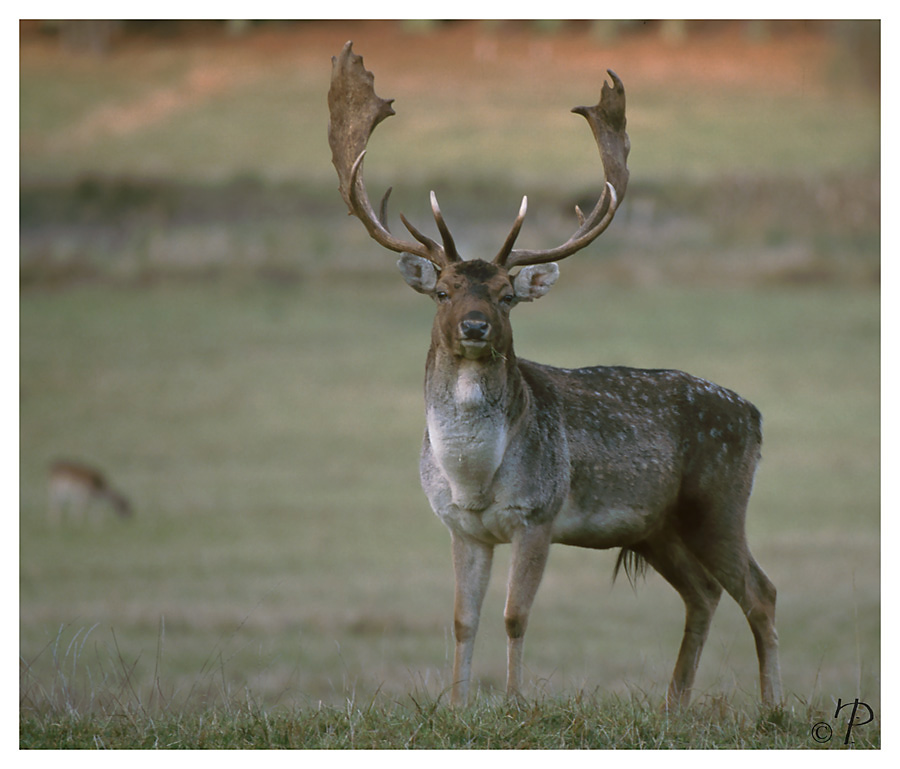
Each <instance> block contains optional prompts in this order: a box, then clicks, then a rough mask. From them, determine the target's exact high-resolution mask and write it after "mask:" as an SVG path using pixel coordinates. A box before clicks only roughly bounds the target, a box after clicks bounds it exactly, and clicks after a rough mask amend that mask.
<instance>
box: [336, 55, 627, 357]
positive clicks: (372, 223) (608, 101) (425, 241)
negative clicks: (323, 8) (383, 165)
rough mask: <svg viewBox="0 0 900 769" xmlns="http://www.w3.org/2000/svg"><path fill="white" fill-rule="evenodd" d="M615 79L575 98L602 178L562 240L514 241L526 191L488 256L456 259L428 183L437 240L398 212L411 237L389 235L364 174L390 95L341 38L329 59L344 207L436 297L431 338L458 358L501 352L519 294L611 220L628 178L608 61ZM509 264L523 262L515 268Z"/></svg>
mask: <svg viewBox="0 0 900 769" xmlns="http://www.w3.org/2000/svg"><path fill="white" fill-rule="evenodd" d="M609 75H610V77H611V78H612V81H613V85H612V86H610V85H608V84H607V83H604V84H603V90H602V93H601V96H600V101H599V103H598V104H597V105H595V106H593V107H576V108H575V109H574V110H572V111H573V112H575V113H577V114H580V115H583V116H584V117H585V118H586V119H587V121H588V123H589V124H590V126H591V130H592V132H593V134H594V138H595V140H596V142H597V146H598V147H599V149H600V157H601V160H602V163H603V170H604V174H605V176H606V184H605V185H604V188H603V193H602V194H601V195H600V199H599V200H598V201H597V204H596V205H595V206H594V208H593V210H592V211H591V212H590V213H589V214H588V215H587V216H585V215H584V214H583V213H582V212H581V210H580V209H579V208H578V206H576V207H575V213H576V215H577V216H578V221H579V226H578V228H577V229H576V230H575V232H574V234H573V235H572V236H571V237H570V238H569V239H568V240H567V241H566V242H565V243H563V244H561V245H559V246H556V247H555V248H551V249H546V250H537V251H531V250H525V249H517V248H515V243H516V238H517V237H518V235H519V230H520V229H521V227H522V222H523V221H524V219H525V213H526V210H527V204H528V200H527V198H522V205H521V206H520V208H519V214H518V216H517V217H516V220H515V222H514V224H513V226H512V229H511V230H510V233H509V235H508V236H507V238H506V241H505V242H504V243H503V246H502V247H501V249H500V251H499V252H498V254H497V256H496V257H494V259H493V261H491V262H487V261H482V260H480V259H479V260H472V261H465V260H463V259H461V258H460V256H459V253H458V252H457V250H456V244H455V243H454V241H453V236H452V235H451V234H450V229H449V228H448V227H447V224H446V222H445V221H444V217H443V215H442V214H441V209H440V207H439V205H438V202H437V197H436V196H435V194H434V192H432V193H431V209H432V213H433V214H434V220H435V223H436V224H437V228H438V231H439V232H440V234H441V240H442V242H441V243H440V244H439V243H437V242H436V241H434V240H432V239H431V238H429V237H428V236H427V235H424V234H423V233H421V232H420V231H419V230H418V229H416V228H415V227H414V226H413V225H412V224H410V223H409V222H408V221H407V220H406V218H405V217H404V216H403V215H402V214H401V215H400V218H401V220H402V221H403V224H404V225H405V226H406V228H407V230H409V232H410V234H411V235H412V236H413V238H414V239H415V240H404V239H401V238H397V237H395V236H394V235H393V234H392V233H391V231H390V230H389V229H388V225H387V203H388V198H389V197H390V194H391V190H390V189H388V190H387V192H386V193H385V195H384V197H383V198H382V200H381V205H380V207H379V211H378V213H376V212H375V209H374V207H373V206H372V204H371V202H370V201H369V196H368V193H367V192H366V187H365V183H364V182H363V177H362V166H363V160H364V158H365V154H366V145H367V143H368V140H369V136H370V135H371V134H372V131H373V130H374V129H375V126H376V125H378V124H379V123H380V122H381V121H382V120H384V119H385V118H387V117H390V116H391V115H393V114H394V110H393V108H392V107H391V103H392V101H393V100H392V99H381V98H380V97H378V96H377V95H376V94H375V88H374V80H375V78H374V76H373V75H372V73H371V72H369V71H368V70H366V69H365V68H364V67H363V62H362V57H361V56H358V55H357V54H355V53H353V50H352V43H349V42H348V43H347V44H346V45H345V46H344V48H343V50H342V51H341V53H340V55H339V56H336V57H334V58H333V59H332V74H331V88H330V90H329V91H328V107H329V112H330V116H331V119H330V121H329V124H328V141H329V144H330V145H331V152H332V162H333V163H334V167H335V169H336V170H337V173H338V178H339V179H340V191H341V195H342V197H343V198H344V201H345V202H346V203H347V207H348V208H349V209H350V213H351V214H353V215H355V216H356V217H358V218H359V219H360V221H361V222H362V223H363V225H365V227H366V229H367V230H368V232H369V235H371V237H372V238H373V239H374V240H375V241H376V242H377V243H379V244H381V245H382V246H384V247H385V248H387V249H389V250H391V251H395V252H397V253H401V254H402V256H401V258H400V261H399V263H398V265H399V267H400V271H401V273H402V274H403V277H404V278H405V280H406V282H407V283H408V284H409V285H410V286H412V287H413V288H414V289H415V290H416V291H419V292H420V293H423V294H427V295H428V296H430V297H432V298H433V299H434V300H435V302H436V303H437V314H436V317H435V325H434V332H433V337H432V339H433V342H434V343H435V344H438V345H441V346H442V347H443V348H444V349H446V350H449V351H451V352H452V353H453V354H454V355H456V356H457V357H462V358H468V359H482V358H485V357H487V356H491V355H496V354H497V353H499V354H500V355H504V354H505V353H506V351H507V350H509V349H510V347H511V344H512V331H511V328H510V324H509V312H510V310H511V309H512V308H513V307H514V306H515V305H516V304H518V303H519V302H528V301H532V300H534V299H537V298H538V297H539V296H543V295H544V294H545V293H547V291H548V290H549V289H550V287H551V286H552V285H553V284H554V283H555V282H556V278H557V276H558V275H559V267H558V266H557V265H556V262H558V261H560V260H562V259H565V258H566V257H568V256H571V255H572V254H574V253H576V252H577V251H580V250H581V249H582V248H584V247H585V246H587V245H589V244H590V243H592V242H593V241H594V239H595V238H597V237H598V236H599V235H600V234H601V233H602V232H603V231H604V230H606V228H607V227H608V226H609V224H610V222H612V219H613V216H615V213H616V209H617V207H618V204H619V201H620V200H621V199H622V197H623V196H624V194H625V188H626V187H627V185H628V167H627V165H626V161H627V158H628V151H629V148H630V143H629V139H628V134H627V133H626V132H625V89H624V87H623V85H622V81H621V80H619V78H618V77H617V76H616V74H615V73H614V72H612V70H609ZM516 268H521V269H519V270H518V272H516V273H513V270H515V269H516Z"/></svg>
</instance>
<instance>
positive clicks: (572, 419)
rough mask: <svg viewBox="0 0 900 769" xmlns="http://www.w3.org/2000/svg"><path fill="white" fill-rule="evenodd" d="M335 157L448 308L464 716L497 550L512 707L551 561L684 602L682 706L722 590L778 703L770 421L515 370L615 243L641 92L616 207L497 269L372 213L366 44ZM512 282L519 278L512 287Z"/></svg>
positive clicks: (703, 403) (435, 401) (341, 100)
mask: <svg viewBox="0 0 900 769" xmlns="http://www.w3.org/2000/svg"><path fill="white" fill-rule="evenodd" d="M332 68H333V69H332V78H331V88H330V91H329V94H328V104H329V109H330V115H331V120H330V123H329V143H330V145H331V149H332V153H333V162H334V166H335V168H336V169H337V173H338V177H339V179H340V192H341V195H342V196H343V198H344V200H345V202H346V203H347V205H348V207H349V209H350V213H351V214H353V215H355V216H357V217H358V218H359V219H360V220H361V221H362V223H363V224H364V225H365V227H366V229H367V230H368V232H369V234H370V235H371V237H372V238H373V239H374V240H375V241H376V242H378V243H379V244H380V245H382V246H384V247H385V248H387V249H389V250H391V251H394V252H397V253H400V254H402V256H401V257H400V260H399V263H398V265H399V268H400V272H401V273H402V275H403V277H404V278H405V279H406V282H407V283H408V284H409V285H410V286H412V288H414V289H415V290H416V291H419V292H420V293H423V294H426V295H428V296H430V297H431V298H432V299H433V300H434V301H435V303H436V305H437V314H436V316H435V319H434V326H433V329H432V335H431V348H430V349H429V351H428V359H427V363H426V368H425V411H426V423H427V428H426V432H425V438H424V443H423V446H422V454H421V462H420V475H421V480H422V487H423V489H424V491H425V494H426V495H427V497H428V499H429V501H430V503H431V507H432V508H433V509H434V512H435V513H436V514H437V516H438V517H439V518H440V519H441V520H442V521H443V522H444V524H445V525H446V526H447V528H448V529H449V530H450V536H451V542H452V557H453V567H454V571H455V576H456V591H455V604H454V635H455V641H456V650H455V657H454V664H453V681H452V688H451V703H453V704H462V703H465V701H466V699H467V696H468V690H469V684H470V679H471V666H472V650H473V644H474V640H475V633H476V630H477V628H478V621H479V615H480V612H481V606H482V601H483V599H484V595H485V591H486V588H487V585H488V578H489V575H490V569H491V560H492V555H493V550H494V546H495V545H499V544H503V543H509V544H511V545H512V559H511V565H510V572H509V582H508V587H507V599H506V607H505V611H504V618H505V621H506V633H507V638H508V649H507V653H508V671H507V693H508V695H510V696H512V697H518V696H520V691H521V687H522V644H523V640H524V635H525V628H526V625H527V623H528V614H529V610H530V608H531V605H532V601H533V600H534V597H535V593H536V592H537V589H538V585H539V583H540V581H541V576H542V573H543V571H544V565H545V563H546V561H547V556H548V553H549V550H550V545H551V544H552V543H561V544H564V545H575V546H577V547H587V548H596V549H604V548H614V547H617V548H622V549H621V552H620V554H619V558H618V561H617V563H616V572H618V570H619V569H620V567H623V566H624V567H625V569H626V572H629V576H632V573H633V572H634V571H635V570H640V569H642V568H645V567H646V565H647V564H649V565H651V566H652V567H653V568H654V569H656V570H657V571H658V572H659V573H660V574H661V575H662V576H663V577H664V578H665V579H666V580H667V581H668V582H670V583H671V584H672V586H673V587H674V588H675V589H676V590H677V591H678V592H679V593H680V594H681V597H682V599H683V600H684V604H685V615H686V618H685V628H684V637H683V640H682V642H681V648H680V650H679V652H678V660H677V662H676V664H675V671H674V674H673V676H672V680H671V683H670V685H669V688H668V692H667V697H666V705H667V706H676V705H683V704H686V703H687V702H688V699H689V697H690V693H691V687H692V685H693V682H694V675H695V672H696V670H697V663H698V660H699V658H700V652H701V650H702V648H703V644H704V641H705V640H706V636H707V632H708V630H709V626H710V622H711V620H712V616H713V612H714V611H715V609H716V605H717V603H718V601H719V597H720V595H721V592H722V588H724V589H725V590H727V591H728V593H729V594H730V595H731V596H732V597H733V598H734V599H735V600H736V601H737V602H738V604H739V605H740V607H741V609H743V611H744V614H745V616H746V618H747V620H748V622H749V624H750V628H751V630H752V632H753V637H754V639H755V641H756V651H757V655H758V658H759V672H760V686H761V693H762V700H763V702H764V703H766V704H769V705H776V704H778V703H779V702H780V701H781V698H782V691H781V680H780V673H779V665H778V648H777V635H776V632H775V588H774V586H773V585H772V583H771V582H770V581H769V579H768V578H767V577H766V575H765V574H764V573H763V571H762V570H761V569H760V567H759V566H758V565H757V563H756V561H755V560H754V559H753V556H752V555H751V554H750V551H749V549H748V547H747V541H746V535H745V526H744V520H745V512H746V508H747V501H748V498H749V496H750V490H751V486H752V483H753V476H754V472H755V470H756V465H757V462H758V460H759V456H760V443H761V433H760V422H761V418H760V414H759V412H758V411H757V410H756V408H755V407H754V406H753V405H751V404H750V403H749V402H747V401H746V400H744V399H742V398H741V397H740V396H738V395H736V394H735V393H733V392H731V391H730V390H726V389H725V388H723V387H719V386H718V385H715V384H712V383H710V382H707V381H704V380H702V379H698V378H696V377H693V376H690V375H688V374H685V373H682V372H680V371H664V370H639V369H632V368H623V367H607V366H599V367H594V368H582V369H576V370H568V369H560V368H552V367H550V366H544V365H541V364H538V363H532V362H530V361H526V360H520V359H518V358H516V355H515V353H514V351H513V342H512V330H511V327H510V320H509V314H510V310H512V308H513V307H515V306H516V305H517V304H519V303H520V302H530V301H532V300H534V299H537V298H538V297H540V296H543V295H544V294H545V293H546V292H547V291H548V290H549V289H550V287H551V286H552V285H553V284H554V282H555V281H556V278H557V276H558V273H559V268H558V267H557V265H556V264H555V262H558V261H560V260H561V259H565V258H566V257H568V256H571V255H572V254H574V253H575V252H577V251H579V250H581V249H582V248H584V247H585V246H587V245H588V244H590V243H591V242H592V241H593V240H594V239H595V238H596V237H597V236H598V235H600V234H601V233H602V232H603V231H604V230H605V229H606V228H607V227H608V226H609V224H610V222H611V221H612V219H613V216H614V215H615V213H616V208H617V206H618V205H619V203H620V202H621V200H622V197H623V196H624V194H625V187H626V184H627V182H628V169H627V166H626V158H627V155H628V151H629V139H628V135H627V134H626V133H625V91H624V88H623V86H622V82H621V81H620V80H619V78H618V77H617V76H616V75H615V74H614V73H613V72H612V71H610V72H609V75H610V77H611V78H612V83H613V84H612V86H610V85H609V84H608V83H604V85H603V90H602V94H601V98H600V101H599V103H598V104H597V105H596V106H593V107H578V108H576V109H575V110H573V111H574V112H576V113H578V114H580V115H583V116H584V117H585V118H587V120H588V123H589V124H590V127H591V130H592V131H593V134H594V138H595V140H596V142H597V144H598V147H599V149H600V156H601V160H602V163H603V169H604V174H605V181H606V184H605V187H604V189H603V192H602V194H601V196H600V199H599V201H598V202H597V204H596V206H595V207H594V209H593V211H591V213H590V214H589V215H587V216H584V215H583V214H582V212H581V211H580V210H578V208H577V207H576V213H577V215H578V219H579V222H580V224H579V226H578V228H577V229H576V230H575V233H574V234H573V235H572V237H571V238H569V240H567V241H566V242H565V243H563V244H562V245H560V246H557V247H555V248H551V249H548V250H537V251H529V250H522V249H517V248H515V247H514V245H515V240H516V236H517V235H518V233H519V230H520V228H521V226H522V221H523V219H524V218H525V208H526V199H523V200H522V206H521V208H520V210H519V214H518V216H517V217H516V220H515V223H514V224H513V227H512V230H511V232H510V234H509V236H508V237H507V239H506V242H505V243H504V244H503V246H502V248H501V249H500V252H499V253H498V254H497V256H496V257H494V259H493V260H492V261H490V262H488V261H483V260H480V259H474V260H471V261H464V260H463V259H461V257H460V255H459V253H458V252H457V249H456V246H455V245H454V242H453V237H452V236H451V234H450V230H449V229H448V227H447V224H446V223H445V221H444V218H443V216H442V214H441V211H440V208H439V207H438V203H437V199H436V198H435V196H434V193H432V194H431V207H432V211H433V214H434V219H435V222H436V223H437V228H438V230H439V232H440V234H441V238H442V244H438V243H436V242H435V241H434V240H432V239H430V238H429V237H427V236H426V235H423V234H422V233H421V232H420V231H419V230H417V229H416V228H415V227H414V226H412V225H411V224H410V223H409V222H408V221H407V220H406V219H405V218H403V217H402V216H401V218H402V219H403V223H404V224H405V226H406V228H407V229H408V230H409V232H410V233H411V234H412V236H413V238H414V240H403V239H400V238H398V237H396V236H395V235H393V234H392V233H391V232H390V230H389V229H388V223H387V216H386V204H387V198H388V195H389V194H390V189H389V190H388V192H387V194H385V196H384V199H383V200H382V202H381V206H380V209H379V212H378V213H376V210H375V208H374V207H373V206H372V204H371V202H370V201H369V197H368V194H367V193H366V187H365V184H364V182H363V174H362V165H363V158H364V156H365V150H366V144H367V142H368V139H369V136H370V134H371V133H372V130H373V129H374V128H375V126H376V125H377V124H378V123H380V122H381V121H382V120H384V118H386V117H389V116H390V115H393V114H394V110H393V109H392V107H391V101H392V100H385V99H381V98H380V97H378V96H377V95H376V94H375V90H374V77H373V75H372V73H371V72H369V71H367V70H366V69H365V68H364V66H363V63H362V58H361V57H360V56H358V55H356V54H355V53H354V52H353V51H352V48H351V43H347V44H346V45H345V46H344V49H343V51H342V52H341V53H340V55H339V56H337V57H335V58H334V59H332ZM514 268H520V269H519V270H518V272H517V273H516V274H513V270H514Z"/></svg>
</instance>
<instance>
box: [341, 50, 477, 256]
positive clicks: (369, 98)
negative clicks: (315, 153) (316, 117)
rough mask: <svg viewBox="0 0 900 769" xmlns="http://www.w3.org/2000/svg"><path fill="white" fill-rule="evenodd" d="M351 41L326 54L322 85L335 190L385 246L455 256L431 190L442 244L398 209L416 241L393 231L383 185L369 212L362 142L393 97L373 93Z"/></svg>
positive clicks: (391, 111)
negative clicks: (327, 73) (326, 79)
mask: <svg viewBox="0 0 900 769" xmlns="http://www.w3.org/2000/svg"><path fill="white" fill-rule="evenodd" d="M352 46H353V43H352V42H348V43H347V44H346V45H344V48H343V50H342V51H341V53H340V55H338V56H335V57H332V59H331V88H330V89H329V90H328V110H329V113H330V120H329V122H328V143H329V144H330V145H331V162H332V163H333V164H334V167H335V169H336V170H337V173H338V179H339V180H340V191H341V196H342V197H343V198H344V201H345V202H346V203H347V207H348V208H349V209H350V213H351V214H353V215H354V216H356V217H357V218H358V219H359V220H360V221H361V222H362V223H363V224H364V225H365V227H366V230H368V232H369V235H371V236H372V238H373V239H374V240H375V241H376V242H377V243H380V244H381V245H382V246H384V247H385V248H388V249H390V250H391V251H396V252H398V253H410V254H416V255H417V256H421V257H424V258H425V259H428V260H429V261H431V262H433V263H434V264H435V265H437V266H438V267H443V266H444V265H446V264H448V263H450V262H455V261H459V254H458V253H457V251H456V245H455V244H454V242H453V237H452V236H451V235H450V229H449V228H448V227H447V224H446V223H445V222H444V217H443V216H442V215H441V209H440V207H439V206H438V202H437V197H436V196H435V194H434V192H432V193H431V210H432V212H433V213H434V219H435V222H437V226H438V230H440V233H441V238H442V239H443V241H444V244H443V246H441V245H439V244H438V243H436V242H435V241H433V240H432V239H431V238H429V237H427V236H426V235H423V234H422V233H421V232H419V230H417V229H416V228H415V227H413V226H412V225H411V224H410V223H409V222H408V221H407V220H406V218H405V217H404V216H403V215H402V214H401V215H400V218H401V219H402V220H403V224H404V225H406V228H407V229H408V230H409V231H410V233H411V234H412V236H413V237H414V238H415V239H416V241H417V242H412V241H408V240H401V239H400V238H396V237H394V235H392V234H391V231H390V230H389V229H388V226H387V202H388V198H389V197H390V194H391V190H390V188H388V190H387V192H386V193H385V194H384V197H383V198H382V199H381V205H380V206H379V213H378V214H376V213H375V209H374V208H373V206H372V203H371V202H370V201H369V195H368V193H367V192H366V185H365V183H364V182H363V175H362V166H363V160H364V159H365V155H366V144H367V143H368V141H369V137H370V136H371V135H372V131H374V130H375V126H377V125H378V124H379V123H380V122H381V121H382V120H384V119H385V118H387V117H390V116H391V115H393V114H395V113H394V109H393V107H391V104H392V103H393V101H394V100H393V99H382V98H380V97H379V96H377V95H376V93H375V85H374V83H375V76H374V75H373V74H372V73H371V72H369V71H368V70H367V69H366V68H365V67H364V66H363V60H362V56H359V55H357V54H355V53H353V48H352Z"/></svg>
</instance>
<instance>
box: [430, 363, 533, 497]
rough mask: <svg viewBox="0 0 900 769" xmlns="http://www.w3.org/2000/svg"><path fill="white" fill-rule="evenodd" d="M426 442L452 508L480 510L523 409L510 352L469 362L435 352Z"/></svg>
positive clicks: (523, 398)
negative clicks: (448, 493) (439, 472)
mask: <svg viewBox="0 0 900 769" xmlns="http://www.w3.org/2000/svg"><path fill="white" fill-rule="evenodd" d="M425 404H426V420H427V425H428V440H429V443H430V445H431V451H432V453H433V456H434V459H435V461H436V462H437V464H438V466H439V468H440V470H441V474H442V475H443V476H444V478H445V479H446V480H447V482H448V483H449V485H450V489H451V492H452V495H453V502H454V504H456V505H458V506H459V507H462V508H465V509H470V510H483V509H485V508H486V507H487V506H488V505H490V504H491V502H492V501H493V498H494V495H493V492H492V486H493V481H494V478H495V476H496V474H497V471H498V469H499V468H500V465H501V464H502V462H503V457H504V455H505V454H506V450H507V447H508V446H509V442H510V440H511V438H512V437H513V435H514V434H515V431H516V426H517V425H518V424H519V423H520V421H521V419H522V417H523V415H524V413H525V411H526V410H527V407H528V397H527V391H526V387H525V384H524V381H523V379H522V375H521V374H520V373H519V369H518V365H517V364H516V360H515V356H514V355H513V353H512V351H511V350H510V351H509V353H508V355H507V356H505V357H504V358H499V357H498V358H492V359H489V360H487V361H480V360H478V361H471V360H462V359H458V358H455V357H453V356H451V355H448V354H445V353H443V352H442V351H440V350H439V349H434V348H433V349H432V350H431V352H430V353H429V356H428V365H427V369H426V374H425Z"/></svg>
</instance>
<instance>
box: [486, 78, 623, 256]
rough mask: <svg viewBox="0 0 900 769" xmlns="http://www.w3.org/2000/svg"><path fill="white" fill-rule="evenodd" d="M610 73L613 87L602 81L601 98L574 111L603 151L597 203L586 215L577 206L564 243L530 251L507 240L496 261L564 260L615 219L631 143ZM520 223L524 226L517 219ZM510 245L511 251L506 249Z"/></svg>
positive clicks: (616, 83) (617, 87) (618, 86)
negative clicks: (573, 226) (601, 184)
mask: <svg viewBox="0 0 900 769" xmlns="http://www.w3.org/2000/svg"><path fill="white" fill-rule="evenodd" d="M607 72H608V73H609V76H610V77H611V78H612V83H613V84H612V86H610V85H609V84H608V83H604V84H603V88H602V90H601V93H600V101H599V102H598V103H597V104H596V105H594V106H593V107H575V109H573V110H572V112H574V113H576V114H578V115H582V116H584V117H585V118H586V119H587V121H588V124H589V125H590V127H591V132H592V133H593V134H594V140H595V141H596V142H597V147H598V149H599V150H600V160H601V162H602V163H603V172H604V175H605V177H606V179H605V182H606V183H605V185H604V188H603V193H602V194H601V195H600V198H599V200H598V201H597V204H596V205H595V206H594V209H593V210H592V211H591V213H590V215H589V216H587V217H586V218H585V216H584V214H583V213H582V211H581V209H580V208H579V207H578V206H575V214H576V216H577V217H578V223H579V226H578V229H577V230H575V232H574V233H573V235H572V236H571V237H570V238H569V239H568V240H567V241H566V242H565V243H563V244H562V245H560V246H557V247H555V248H551V249H549V250H534V251H528V250H522V249H512V247H511V244H509V239H507V243H506V244H504V247H503V249H501V251H500V254H498V255H497V258H496V259H495V260H494V261H495V262H496V263H498V264H501V265H504V266H506V267H507V268H512V267H519V266H522V265H529V264H545V263H547V262H555V261H559V260H560V259H565V258H566V257H568V256H571V255H572V254H574V253H576V252H577V251H580V250H581V249H582V248H584V247H586V246H587V245H589V244H590V243H592V242H593V241H594V239H595V238H597V237H598V236H599V235H600V234H601V233H603V232H604V231H605V230H606V228H607V227H609V225H610V223H611V222H612V220H613V217H614V216H615V213H616V209H617V208H618V206H619V203H620V201H621V200H622V198H623V197H624V196H625V189H626V187H627V186H628V166H627V161H628V152H629V150H630V149H631V142H630V140H629V138H628V134H627V133H626V132H625V124H626V121H625V87H624V86H623V85H622V81H621V80H620V79H619V76H618V75H616V73H615V72H613V71H612V70H611V69H610V70H607ZM517 226H521V223H520V222H518V220H517ZM517 226H514V228H513V229H514V231H515V232H516V234H518V229H517ZM511 234H512V233H511ZM508 245H509V249H510V250H508V251H507V246H508Z"/></svg>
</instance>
